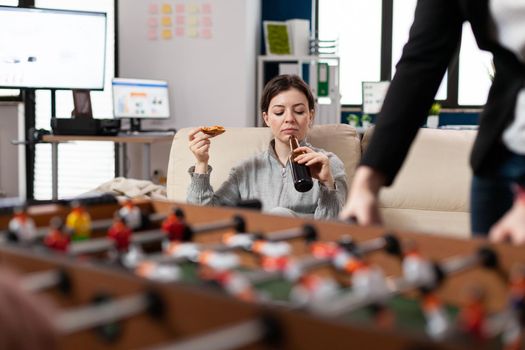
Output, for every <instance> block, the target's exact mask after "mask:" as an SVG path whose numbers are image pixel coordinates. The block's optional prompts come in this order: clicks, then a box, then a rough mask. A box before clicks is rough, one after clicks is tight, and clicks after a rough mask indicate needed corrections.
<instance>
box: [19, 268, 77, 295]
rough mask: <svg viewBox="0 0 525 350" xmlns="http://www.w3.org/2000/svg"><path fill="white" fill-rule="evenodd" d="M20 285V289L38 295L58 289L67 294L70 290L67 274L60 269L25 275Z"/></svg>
mask: <svg viewBox="0 0 525 350" xmlns="http://www.w3.org/2000/svg"><path fill="white" fill-rule="evenodd" d="M20 284H21V287H22V289H24V290H25V291H28V292H31V293H38V292H42V291H45V290H47V289H51V288H58V289H59V290H60V291H61V292H63V293H69V291H70V290H71V280H70V278H69V276H68V274H67V273H66V272H65V271H63V270H60V269H53V270H47V271H40V272H33V273H30V274H26V275H24V276H23V278H22V280H21V281H20Z"/></svg>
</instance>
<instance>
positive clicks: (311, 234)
mask: <svg viewBox="0 0 525 350" xmlns="http://www.w3.org/2000/svg"><path fill="white" fill-rule="evenodd" d="M236 234H238V235H250V238H251V240H252V241H251V243H254V242H255V241H256V240H262V241H268V242H284V241H288V240H293V239H297V238H304V239H305V240H306V241H307V242H311V241H313V240H316V239H317V230H316V229H315V227H314V226H312V225H303V226H302V227H297V228H292V229H287V230H280V231H275V232H271V233H266V234H265V235H263V234H259V233H248V232H242V231H241V232H238V233H236ZM195 248H196V249H197V250H198V251H200V252H202V251H215V252H219V253H224V252H229V251H235V250H244V251H247V252H251V248H250V247H241V246H233V245H228V244H225V243H207V244H198V245H197V246H196V247H195ZM145 260H147V261H152V262H155V263H182V262H184V261H188V260H191V261H193V259H188V258H187V257H177V256H171V255H167V254H165V253H157V254H151V255H148V257H147V258H146V259H145Z"/></svg>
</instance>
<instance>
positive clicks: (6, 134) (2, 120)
mask: <svg viewBox="0 0 525 350" xmlns="http://www.w3.org/2000/svg"><path fill="white" fill-rule="evenodd" d="M18 105H19V104H18V103H7V102H5V103H0V193H1V194H2V195H5V196H7V197H16V196H18V195H19V191H18V152H19V150H20V152H23V151H24V148H23V147H22V146H14V145H12V144H11V140H17V139H18Z"/></svg>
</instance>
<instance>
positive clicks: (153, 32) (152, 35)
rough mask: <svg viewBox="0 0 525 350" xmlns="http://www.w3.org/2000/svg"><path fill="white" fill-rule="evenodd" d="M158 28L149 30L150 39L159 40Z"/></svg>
mask: <svg viewBox="0 0 525 350" xmlns="http://www.w3.org/2000/svg"><path fill="white" fill-rule="evenodd" d="M157 37H158V36H157V30H156V29H150V30H148V39H149V40H157Z"/></svg>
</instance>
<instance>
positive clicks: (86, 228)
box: [66, 201, 91, 241]
mask: <svg viewBox="0 0 525 350" xmlns="http://www.w3.org/2000/svg"><path fill="white" fill-rule="evenodd" d="M71 208H72V209H71V212H70V213H69V214H68V216H67V217H66V227H67V228H68V229H70V230H71V231H72V234H73V236H72V237H71V238H72V240H73V241H80V240H86V239H89V236H90V235H91V216H90V215H89V213H88V212H87V211H86V209H85V208H84V206H83V205H82V204H81V203H80V202H79V201H73V202H72V203H71Z"/></svg>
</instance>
